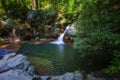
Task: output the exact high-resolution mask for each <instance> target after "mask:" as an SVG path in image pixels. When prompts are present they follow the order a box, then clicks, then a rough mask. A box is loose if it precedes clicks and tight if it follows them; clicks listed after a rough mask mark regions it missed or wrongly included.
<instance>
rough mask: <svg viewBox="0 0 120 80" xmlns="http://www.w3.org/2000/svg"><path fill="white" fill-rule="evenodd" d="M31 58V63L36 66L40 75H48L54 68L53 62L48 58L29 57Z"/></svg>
mask: <svg viewBox="0 0 120 80" xmlns="http://www.w3.org/2000/svg"><path fill="white" fill-rule="evenodd" d="M29 60H30V62H31V65H32V66H34V68H35V71H36V73H37V74H39V75H47V74H50V73H51V72H52V71H53V70H54V67H53V65H52V62H51V61H50V60H48V59H44V58H39V57H29Z"/></svg>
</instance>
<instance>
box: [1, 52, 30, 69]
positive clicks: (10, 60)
mask: <svg viewBox="0 0 120 80" xmlns="http://www.w3.org/2000/svg"><path fill="white" fill-rule="evenodd" d="M3 60H4V62H5V63H6V64H7V66H8V67H9V68H18V69H22V70H26V69H27V68H28V66H29V64H30V62H29V61H28V60H27V57H26V56H23V55H22V54H18V55H15V53H10V54H8V55H5V56H4V57H3Z"/></svg>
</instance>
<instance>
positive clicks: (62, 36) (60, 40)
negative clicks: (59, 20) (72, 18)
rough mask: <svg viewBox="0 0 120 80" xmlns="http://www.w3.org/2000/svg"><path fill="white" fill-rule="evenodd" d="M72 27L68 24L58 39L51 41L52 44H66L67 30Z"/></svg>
mask: <svg viewBox="0 0 120 80" xmlns="http://www.w3.org/2000/svg"><path fill="white" fill-rule="evenodd" d="M69 28H70V26H67V27H66V29H65V31H64V32H63V33H62V34H61V35H60V36H59V37H58V39H57V40H56V41H53V42H51V43H52V44H64V41H63V38H64V35H65V33H66V31H67V30H68V29H69Z"/></svg>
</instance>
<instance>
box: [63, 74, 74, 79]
mask: <svg viewBox="0 0 120 80" xmlns="http://www.w3.org/2000/svg"><path fill="white" fill-rule="evenodd" d="M63 80H74V73H65V74H64V75H63Z"/></svg>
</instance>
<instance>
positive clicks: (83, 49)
mask: <svg viewBox="0 0 120 80" xmlns="http://www.w3.org/2000/svg"><path fill="white" fill-rule="evenodd" d="M80 1H81V5H80V8H81V10H80V15H79V19H78V21H77V22H76V26H78V31H77V33H76V35H77V39H76V42H75V45H74V46H75V48H77V49H78V50H79V53H80V54H81V57H82V60H81V63H83V65H81V66H82V68H83V69H85V67H89V71H91V70H93V69H95V68H96V70H101V69H104V68H107V67H108V66H109V69H111V70H113V71H112V72H113V73H114V72H119V71H120V69H119V68H118V67H120V65H118V63H119V62H120V60H118V58H117V59H116V57H118V56H119V55H118V54H117V53H119V52H120V51H119V48H120V45H119V44H120V43H119V41H120V35H119V32H120V27H119V22H120V18H119V17H120V15H119V14H120V11H119V9H120V5H119V4H118V3H119V1H118V0H116V1H112V0H106V1H100V0H84V1H83V0H80ZM114 55H116V56H114ZM111 62H112V63H111ZM111 64H112V65H111ZM116 64H117V65H118V66H117V65H116ZM110 65H111V66H110ZM99 67H100V68H99Z"/></svg>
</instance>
